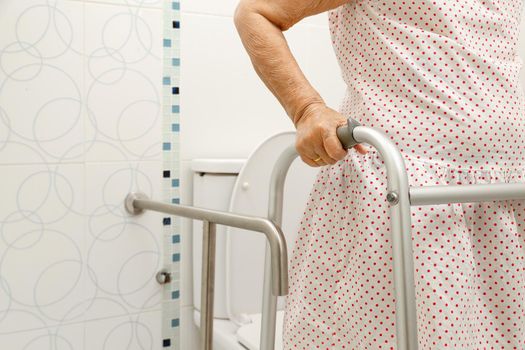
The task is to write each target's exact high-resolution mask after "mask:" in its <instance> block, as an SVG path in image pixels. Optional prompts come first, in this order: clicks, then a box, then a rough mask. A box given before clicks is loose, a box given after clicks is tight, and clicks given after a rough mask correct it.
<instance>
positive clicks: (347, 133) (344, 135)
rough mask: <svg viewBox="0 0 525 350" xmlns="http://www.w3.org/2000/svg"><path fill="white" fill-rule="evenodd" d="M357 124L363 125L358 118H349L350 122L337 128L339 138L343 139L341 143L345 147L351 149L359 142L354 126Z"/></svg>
mask: <svg viewBox="0 0 525 350" xmlns="http://www.w3.org/2000/svg"><path fill="white" fill-rule="evenodd" d="M356 126H361V124H359V123H358V122H357V120H355V119H352V118H348V123H347V124H346V125H343V126H340V127H338V128H337V130H336V132H337V138H339V141H341V144H342V145H343V147H344V148H345V149H349V148H352V147H354V146H355V145H357V144H359V142H357V141H356V140H355V138H354V128H355V127H356Z"/></svg>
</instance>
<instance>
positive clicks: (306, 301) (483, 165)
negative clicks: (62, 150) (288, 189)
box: [235, 0, 525, 350]
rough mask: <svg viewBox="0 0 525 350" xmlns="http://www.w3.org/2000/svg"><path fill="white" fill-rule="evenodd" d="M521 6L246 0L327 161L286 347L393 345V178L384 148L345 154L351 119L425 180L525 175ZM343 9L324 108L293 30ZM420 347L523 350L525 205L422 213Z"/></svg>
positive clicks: (295, 276)
mask: <svg viewBox="0 0 525 350" xmlns="http://www.w3.org/2000/svg"><path fill="white" fill-rule="evenodd" d="M522 6H523V3H522V0H493V1H480V0H450V1H442V0H407V1H405V0H355V1H345V0H241V2H240V4H239V5H238V7H237V10H236V13H235V24H236V27H237V30H238V32H239V35H240V37H241V39H242V42H243V44H244V46H245V48H246V51H247V52H248V54H249V56H250V58H251V60H252V63H253V66H254V68H255V70H256V71H257V73H258V75H259V76H260V78H261V79H262V80H263V81H264V83H265V84H266V86H267V87H268V89H270V90H271V92H272V93H273V94H274V95H275V97H276V98H277V99H278V100H279V102H280V103H281V104H282V106H283V108H284V109H285V110H286V112H287V114H288V116H289V117H290V118H291V120H292V121H293V123H294V125H295V128H296V129H297V140H296V147H297V150H298V152H299V153H300V156H301V159H302V160H303V161H304V162H305V163H307V164H309V165H310V166H318V167H320V169H319V172H318V175H317V180H316V183H315V184H314V186H313V188H312V189H311V193H310V197H309V200H308V203H307V204H306V208H305V212H304V216H303V218H302V221H301V225H300V228H299V234H298V238H297V242H296V245H295V249H294V251H293V253H292V258H291V264H290V268H291V272H290V293H289V295H288V297H287V303H286V310H285V323H284V330H283V336H284V346H285V349H394V348H395V344H396V339H395V337H396V335H395V326H396V325H395V306H394V304H395V299H394V293H393V288H394V287H393V276H392V265H391V262H392V261H391V260H392V255H391V251H392V247H391V239H390V237H389V217H388V215H389V211H388V203H387V202H386V200H385V199H384V197H383V196H382V195H381V194H383V193H385V192H386V181H385V180H386V172H385V169H384V166H383V164H384V163H383V161H382V159H381V158H380V156H379V155H378V152H376V150H375V149H370V150H367V149H366V148H365V147H363V146H362V145H358V146H356V147H355V151H357V152H355V151H354V150H350V151H349V152H347V151H345V150H344V149H343V147H342V146H341V144H340V143H339V141H338V139H337V137H336V133H335V130H336V128H337V127H338V126H339V125H342V124H344V123H345V122H346V119H347V118H348V117H352V118H354V119H356V120H358V121H359V122H360V123H361V124H362V125H366V126H371V127H377V128H380V129H382V130H383V131H384V132H385V133H386V135H387V136H388V137H390V138H391V140H392V141H393V142H395V144H396V145H397V146H398V148H399V149H400V151H401V152H402V154H403V156H404V158H405V163H406V165H407V171H408V174H409V184H410V185H411V186H423V185H450V184H475V183H494V182H525V142H524V136H523V135H525V94H524V91H523V88H522V86H521V85H520V82H519V72H520V69H521V66H522V60H521V58H520V57H519V55H518V49H517V48H518V45H517V44H518V33H519V26H520V18H521V12H522V9H523V7H522ZM324 11H329V24H330V31H331V35H332V41H333V46H334V50H335V53H336V55H337V57H338V59H339V64H340V67H341V71H342V75H343V78H344V80H345V82H346V83H347V86H348V88H347V93H346V97H345V98H344V100H343V101H342V104H341V107H340V108H339V111H336V110H333V109H331V108H330V107H328V106H326V104H325V103H324V101H323V99H322V97H321V96H320V95H319V94H318V93H317V92H316V90H315V89H314V88H313V87H312V86H311V85H310V84H309V82H308V81H307V79H306V77H305V76H304V75H303V73H302V72H301V70H300V68H299V66H298V65H297V62H296V61H295V59H294V57H293V56H292V54H291V52H290V50H289V48H288V46H287V43H286V40H285V37H284V36H283V34H282V32H283V31H286V30H287V29H289V28H290V27H292V26H293V25H294V24H296V23H297V22H299V21H300V20H301V19H303V18H305V17H308V16H311V15H314V14H318V13H321V12H324ZM412 223H413V229H412V234H413V236H412V241H413V248H414V259H415V262H414V264H415V278H416V281H415V282H416V297H417V313H418V333H419V348H420V349H463V350H464V349H472V350H474V349H525V298H524V295H525V283H524V281H525V268H524V267H525V249H524V248H523V247H524V246H525V204H524V202H523V201H518V200H515V201H499V202H498V201H496V202H483V203H464V204H460V203H454V204H447V205H438V206H424V207H416V208H415V209H414V210H413V211H412Z"/></svg>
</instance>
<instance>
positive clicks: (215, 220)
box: [125, 118, 525, 350]
mask: <svg viewBox="0 0 525 350" xmlns="http://www.w3.org/2000/svg"><path fill="white" fill-rule="evenodd" d="M337 136H338V138H339V140H340V141H341V143H342V144H343V146H344V147H345V148H346V149H349V148H352V147H354V146H355V145H357V144H360V143H367V144H369V145H371V146H373V147H374V148H376V149H377V151H378V153H379V154H380V155H381V157H382V158H383V160H384V163H385V167H386V172H387V193H386V199H387V201H388V203H389V204H390V215H391V223H390V224H391V232H392V258H393V259H392V260H393V274H394V289H395V308H396V342H397V349H399V350H417V348H418V338H417V315H416V296H415V284H414V266H413V253H412V239H411V212H410V207H411V206H417V205H429V204H444V203H452V202H456V203H469V202H482V201H488V200H506V199H525V183H496V184H473V185H450V186H422V187H410V186H409V185H408V175H407V171H406V167H405V162H404V159H403V157H402V155H401V152H400V151H399V150H398V149H397V147H396V146H395V144H394V143H393V142H392V141H391V140H390V139H389V138H388V137H387V135H386V134H384V133H383V131H381V130H380V129H376V128H374V127H365V126H361V125H360V124H359V123H358V122H357V121H355V120H354V119H352V118H349V119H348V123H347V125H346V126H342V127H339V128H338V129H337ZM297 156H298V154H297V151H296V150H295V147H294V146H290V147H288V148H286V149H285V150H284V151H283V153H282V154H281V155H280V156H279V158H278V160H277V162H276V164H275V166H274V169H273V171H272V175H271V180H270V192H269V197H270V198H269V208H268V218H261V217H255V216H247V215H238V214H233V213H229V212H222V211H216V210H210V209H204V208H196V207H191V206H184V205H170V204H165V203H161V202H155V201H151V200H149V199H148V198H147V197H145V195H143V194H141V193H130V194H128V196H127V197H126V202H125V206H126V210H127V211H128V212H129V213H131V214H135V215H136V214H139V213H141V212H142V211H143V210H144V209H149V210H154V211H159V212H163V213H167V214H172V215H177V216H183V217H188V218H193V219H197V220H202V221H203V222H204V225H203V235H204V237H203V264H202V293H201V322H200V323H201V339H202V349H203V350H211V349H212V338H213V296H214V276H215V275H214V269H215V225H216V224H221V225H226V226H232V227H238V228H243V229H247V230H252V231H257V232H262V233H264V234H265V235H266V238H267V242H268V244H267V245H266V252H265V268H264V286H263V308H262V324H261V343H260V345H261V346H260V350H274V347H275V324H276V313H277V296H282V295H286V294H287V292H288V266H287V264H288V257H287V249H286V241H285V237H284V235H283V233H282V231H281V228H280V226H281V224H282V211H283V210H282V209H283V193H284V183H285V179H286V175H287V173H288V170H289V168H290V165H291V164H292V162H293V161H294V160H295V158H296V157H297ZM202 315H204V317H203V316H202Z"/></svg>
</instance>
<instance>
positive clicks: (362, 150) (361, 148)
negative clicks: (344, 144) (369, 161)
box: [354, 144, 370, 154]
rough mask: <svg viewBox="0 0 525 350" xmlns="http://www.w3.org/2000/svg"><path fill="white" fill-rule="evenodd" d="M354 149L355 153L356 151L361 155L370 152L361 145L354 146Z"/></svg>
mask: <svg viewBox="0 0 525 350" xmlns="http://www.w3.org/2000/svg"><path fill="white" fill-rule="evenodd" d="M354 148H355V150H356V151H358V152H359V153H361V154H367V153H368V152H370V151H369V149H368V148H367V147H366V146H365V145H362V144H358V145H355V146H354Z"/></svg>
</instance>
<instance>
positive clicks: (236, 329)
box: [191, 132, 319, 350]
mask: <svg viewBox="0 0 525 350" xmlns="http://www.w3.org/2000/svg"><path fill="white" fill-rule="evenodd" d="M294 143H295V132H282V133H279V134H276V135H273V136H271V137H270V138H268V139H266V140H265V141H264V142H262V143H261V144H260V145H259V146H258V147H256V149H255V150H254V151H253V152H252V153H251V155H250V156H249V157H248V158H247V159H194V160H192V163H191V168H192V171H193V205H194V206H196V207H202V208H209V209H216V210H224V211H229V212H233V213H238V214H247V215H255V216H263V217H267V216H268V194H269V184H270V176H271V172H272V169H273V167H274V164H275V162H276V160H277V158H278V157H279V155H280V154H281V152H282V151H283V150H284V149H286V148H287V147H288V146H290V145H293V144H294ZM318 171H319V168H312V167H310V166H308V165H306V164H305V163H303V162H302V160H301V159H300V158H299V157H297V159H296V160H295V161H294V162H293V163H292V165H291V167H290V170H289V171H288V175H287V178H286V182H285V190H284V203H283V207H284V213H283V224H282V229H283V232H284V234H285V237H286V240H287V246H288V258H289V259H290V258H291V256H292V251H293V246H294V243H295V237H296V232H297V229H298V227H299V224H300V221H301V219H302V216H303V212H304V209H305V205H306V202H307V200H308V195H309V193H310V190H311V187H312V185H313V183H314V181H315V177H316V175H317V173H318ZM265 244H266V241H265V238H264V235H263V234H261V233H258V232H251V231H246V230H242V229H237V228H230V227H224V226H222V225H217V239H216V263H215V268H216V270H215V299H214V317H215V319H214V324H213V339H214V343H213V349H214V350H246V349H249V350H258V349H259V344H260V331H261V309H262V297H263V295H262V290H263V271H264V252H265ZM201 258H202V222H200V221H194V222H193V271H194V273H193V291H194V294H193V299H194V307H195V312H194V321H195V324H196V325H197V326H199V325H200V298H201V285H200V283H201V268H202V262H201ZM284 302H285V298H284V297H280V298H279V300H278V312H277V325H276V327H277V329H276V342H275V349H276V350H280V349H282V334H281V330H282V325H283V315H284V311H283V309H284Z"/></svg>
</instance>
